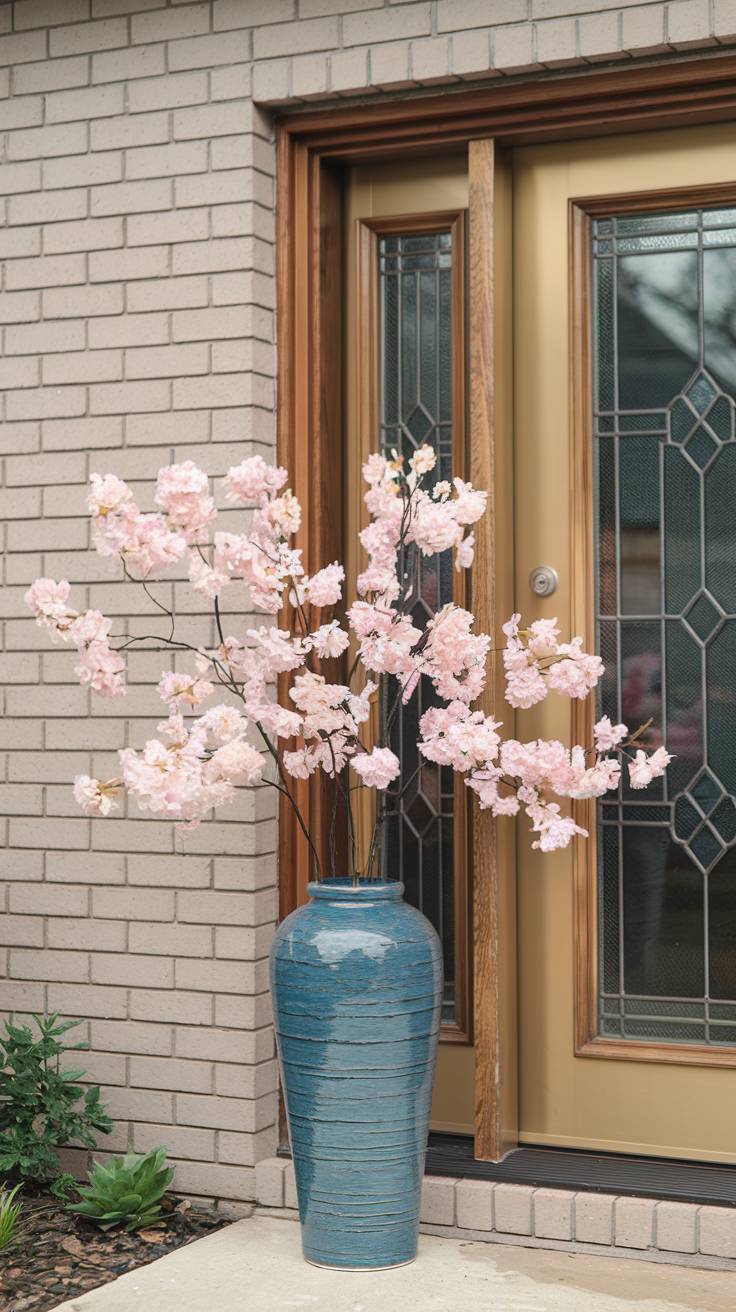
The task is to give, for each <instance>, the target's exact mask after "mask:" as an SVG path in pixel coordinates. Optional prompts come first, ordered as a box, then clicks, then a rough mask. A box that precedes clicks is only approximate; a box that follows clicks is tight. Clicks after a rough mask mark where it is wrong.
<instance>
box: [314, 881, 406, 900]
mask: <svg viewBox="0 0 736 1312" xmlns="http://www.w3.org/2000/svg"><path fill="white" fill-rule="evenodd" d="M307 893H308V895H309V897H312V898H328V899H329V900H330V901H335V900H337V901H340V902H342V901H349V900H350V899H351V898H354V897H358V898H360V900H361V902H373V901H375V902H386V901H389V900H391V901H396V900H398V899H399V898H401V897H403V895H404V885H403V884H402V883H401V880H399V879H361V880H359V881H358V883H357V884H354V883H353V881H352V878H351V877H350V876H349V875H348V876H345V877H342V876H340V877H334V878H330V879H322V880H320V881H319V883H316V882H315V883H312V884H307Z"/></svg>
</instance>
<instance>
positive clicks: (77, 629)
mask: <svg viewBox="0 0 736 1312" xmlns="http://www.w3.org/2000/svg"><path fill="white" fill-rule="evenodd" d="M70 591H71V587H70V584H69V583H67V581H66V579H62V580H61V582H59V583H56V582H55V581H54V579H45V578H41V579H36V581H35V583H32V584H31V586H30V588H29V589H28V591H27V593H26V594H25V598H24V600H25V603H26V605H27V606H28V607H29V608H30V609H31V610H32V611H33V614H34V615H35V616H36V623H37V624H39V625H40V626H41V628H44V629H47V630H48V632H49V633H50V634H51V637H52V640H53V641H57V640H58V639H60V640H61V641H62V642H70V643H72V644H73V645H74V646H75V647H76V649H77V655H78V658H79V659H78V663H77V664H76V665H75V667H74V673H75V674H76V676H77V678H78V679H79V682H80V683H81V684H83V685H89V687H90V688H92V689H93V690H94V692H99V693H102V695H103V696H106V697H120V696H122V695H123V694H124V693H125V687H124V685H123V675H124V672H125V661H124V660H123V658H122V656H119V655H118V654H117V652H115V651H113V650H112V648H111V646H110V642H109V636H110V629H111V628H112V621H111V620H109V619H106V618H105V616H104V615H102V614H101V612H100V611H98V610H86V611H83V612H82V613H81V614H80V612H79V611H76V610H72V608H71V607H70V606H68V605H67V602H68V598H69V593H70Z"/></svg>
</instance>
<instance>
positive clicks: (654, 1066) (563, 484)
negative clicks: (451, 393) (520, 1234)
mask: <svg viewBox="0 0 736 1312" xmlns="http://www.w3.org/2000/svg"><path fill="white" fill-rule="evenodd" d="M513 170H514V340H515V380H514V381H515V386H514V392H515V425H514V426H515V433H514V444H515V471H516V473H515V485H516V494H515V495H516V502H515V514H516V543H515V552H516V605H517V609H518V610H520V611H521V612H522V613H523V615H524V617H525V618H526V617H529V618H537V617H541V616H545V617H549V616H553V615H556V616H558V617H559V621H560V625H561V628H562V629H563V631H565V632H567V631H569V629H570V628H571V627H572V629H573V631H574V632H581V631H583V630H584V631H585V637H586V641H587V643H589V644H594V643H596V642H597V643H598V644H599V646H600V648H601V649H602V654H603V655H604V659H605V660H606V663H607V667H608V676H607V678H606V681H605V685H604V689H603V709H604V710H607V711H609V712H610V714H611V717H612V719H613V718H615V719H616V720H619V719H621V718H623V719H624V720H627V721H628V723H629V726H630V728H635V727H636V726H637V725H638V723H639V722H640V721H642V720H645V719H647V718H648V717H649V716H652V717H653V719H654V722H655V725H656V726H660V727H661V728H662V731H663V733H664V736H665V739H666V742H667V745H668V747H669V748H670V750H671V751H673V752H674V753H676V759H675V761H674V762H673V765H672V767H671V769H670V771H669V777H668V780H667V782H666V784H665V786H664V787H654V788H653V789H651V790H650V791H649V792H648V793H641V792H631V791H629V790H624V793H623V796H622V798H621V799H620V804H617V803H616V802H615V801H614V802H613V803H611V804H609V805H608V806H599V807H598V810H597V817H596V816H595V815H594V816H593V817H592V818H593V822H594V832H592V833H591V838H590V842H589V844H588V845H587V849H586V850H585V851H584V850H583V849H582V848H578V849H577V850H576V851H575V852H570V851H568V852H564V853H557V854H554V855H548V856H541V855H540V854H539V853H535V852H532V851H531V850H530V843H529V839H528V835H527V834H526V833H525V832H524V830H525V824H524V823H523V822H521V823H520V826H519V829H520V832H519V845H518V871H519V939H518V953H519V1066H520V1069H519V1076H520V1118H519V1125H520V1137H521V1140H522V1142H526V1143H535V1144H557V1145H566V1146H569V1147H573V1148H598V1149H603V1150H607V1151H620V1152H632V1153H647V1154H657V1155H660V1156H675V1157H690V1158H699V1159H703V1160H719V1161H736V1111H735V1108H736V860H735V859H734V847H733V843H734V838H735V837H736V819H735V816H736V811H735V808H734V800H733V794H734V793H736V777H735V776H736V619H734V618H733V617H734V615H736V595H735V593H736V584H735V583H734V580H735V579H736V447H735V446H734V433H735V429H734V397H736V127H735V126H734V125H731V124H728V125H719V126H715V127H704V128H697V129H687V130H679V131H672V132H670V131H668V132H663V133H652V134H647V135H636V136H621V137H608V138H605V139H602V140H596V141H582V142H575V143H570V144H562V145H553V146H547V147H528V148H524V149H520V150H517V151H516V152H515V153H514V160H513ZM658 191H661V193H662V194H661V196H659V197H658V196H657V195H656V194H652V193H656V192H658ZM571 262H572V263H573V264H576V267H575V268H574V269H572V270H571ZM571 272H572V274H573V275H574V276H573V278H572V282H571ZM538 565H551V566H552V567H553V568H554V569H555V570H556V571H557V574H558V576H559V586H558V589H557V591H556V593H555V595H553V596H550V597H548V598H545V599H544V600H540V599H537V598H535V596H534V594H533V593H532V591H531V588H530V585H529V575H530V571H532V569H534V568H535V567H536V566H538ZM583 720H584V716H583V717H582V718H581V716H580V714H579V713H578V714H577V717H576V718H574V721H573V725H572V727H573V729H574V730H575V731H577V732H578V733H579V732H581V729H584V728H585V725H584V724H583ZM570 732H571V714H570V706H569V703H566V702H565V701H563V700H561V699H555V698H552V697H550V698H549V699H548V700H547V701H546V702H545V703H543V705H542V706H541V707H539V708H535V709H534V710H529V711H526V712H522V713H521V714H520V715H519V716H518V717H517V735H518V736H520V737H521V736H523V737H524V738H527V739H530V738H533V737H537V736H540V737H559V738H561V739H563V740H565V739H567V738H568V735H569V734H570Z"/></svg>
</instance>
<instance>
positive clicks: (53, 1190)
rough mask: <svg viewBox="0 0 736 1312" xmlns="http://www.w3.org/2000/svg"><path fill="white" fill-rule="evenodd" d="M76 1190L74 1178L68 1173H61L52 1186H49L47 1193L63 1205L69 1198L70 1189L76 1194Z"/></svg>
mask: <svg viewBox="0 0 736 1312" xmlns="http://www.w3.org/2000/svg"><path fill="white" fill-rule="evenodd" d="M76 1188H77V1182H76V1180H75V1179H74V1176H73V1175H71V1174H70V1172H69V1171H62V1173H61V1175H58V1176H57V1177H56V1179H55V1180H54V1182H53V1184H50V1185H49V1193H50V1194H53V1195H54V1198H58V1199H59V1201H60V1202H62V1203H65V1202H66V1201H67V1199H68V1198H69V1194H70V1193H71V1191H72V1189H73V1190H74V1191H75V1192H76Z"/></svg>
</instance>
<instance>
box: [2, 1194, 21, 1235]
mask: <svg viewBox="0 0 736 1312" xmlns="http://www.w3.org/2000/svg"><path fill="white" fill-rule="evenodd" d="M19 1189H20V1184H17V1185H16V1186H15V1188H14V1189H8V1188H6V1186H5V1185H2V1186H1V1187H0V1249H2V1248H7V1247H8V1244H10V1243H11V1242H12V1241H13V1239H15V1238H17V1235H18V1225H19V1222H20V1215H21V1212H22V1211H23V1204H22V1203H20V1202H16V1201H15V1195H16V1194H17V1192H18V1190H19Z"/></svg>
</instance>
